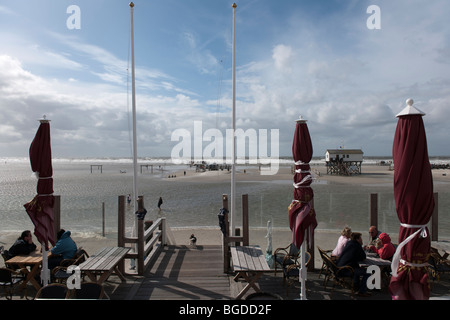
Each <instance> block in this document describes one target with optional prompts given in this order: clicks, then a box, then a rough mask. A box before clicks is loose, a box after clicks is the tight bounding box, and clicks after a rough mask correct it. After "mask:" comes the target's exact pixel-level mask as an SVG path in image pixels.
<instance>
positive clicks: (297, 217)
mask: <svg viewBox="0 0 450 320" xmlns="http://www.w3.org/2000/svg"><path fill="white" fill-rule="evenodd" d="M296 122H297V124H296V127H295V132H294V140H293V142H292V155H293V158H294V162H295V174H294V200H293V201H292V203H291V205H290V206H289V227H290V228H291V230H292V243H293V244H294V245H295V246H297V248H300V255H301V269H300V273H299V278H300V279H299V280H300V282H301V293H300V299H302V300H304V299H306V294H305V293H306V290H305V280H306V266H305V253H306V242H305V239H306V236H308V237H309V238H311V237H312V233H313V232H314V229H315V228H316V226H317V221H316V213H315V211H314V209H313V208H312V206H311V201H312V199H313V197H314V192H313V190H312V188H311V187H310V185H311V182H312V175H311V171H310V166H309V162H310V161H311V158H312V154H313V148H312V143H311V137H310V135H309V130H308V126H307V124H306V120H304V119H303V118H302V117H301V116H300V118H299V119H298V120H297V121H296Z"/></svg>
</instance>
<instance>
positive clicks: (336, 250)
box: [331, 227, 352, 258]
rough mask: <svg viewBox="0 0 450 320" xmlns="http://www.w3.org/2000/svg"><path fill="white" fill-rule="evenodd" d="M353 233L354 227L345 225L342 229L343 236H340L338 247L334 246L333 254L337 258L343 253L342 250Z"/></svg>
mask: <svg viewBox="0 0 450 320" xmlns="http://www.w3.org/2000/svg"><path fill="white" fill-rule="evenodd" d="M351 234H352V229H351V228H350V227H345V228H344V229H343V230H342V231H341V236H340V237H339V239H338V242H337V245H336V248H334V250H333V252H332V253H331V256H333V257H336V258H337V257H339V256H340V255H341V252H342V250H344V248H345V245H346V244H347V242H348V241H349V240H350V236H351Z"/></svg>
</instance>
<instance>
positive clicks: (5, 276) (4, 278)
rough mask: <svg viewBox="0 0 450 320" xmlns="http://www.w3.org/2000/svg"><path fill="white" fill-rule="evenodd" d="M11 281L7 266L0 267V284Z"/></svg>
mask: <svg viewBox="0 0 450 320" xmlns="http://www.w3.org/2000/svg"><path fill="white" fill-rule="evenodd" d="M11 283H12V273H11V270H10V269H8V268H0V284H1V285H8V284H11Z"/></svg>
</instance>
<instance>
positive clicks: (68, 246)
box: [48, 229, 77, 270]
mask: <svg viewBox="0 0 450 320" xmlns="http://www.w3.org/2000/svg"><path fill="white" fill-rule="evenodd" d="M70 236H71V232H70V231H66V230H64V229H61V230H59V232H58V234H57V236H56V238H57V241H56V244H55V246H54V247H53V248H52V249H51V250H50V252H51V253H52V255H51V256H50V258H49V259H48V267H49V269H50V270H51V269H53V268H54V267H56V266H58V265H59V264H60V263H61V261H62V260H64V259H72V258H73V257H74V256H75V253H76V252H77V245H76V243H75V241H73V240H72V238H71V237H70Z"/></svg>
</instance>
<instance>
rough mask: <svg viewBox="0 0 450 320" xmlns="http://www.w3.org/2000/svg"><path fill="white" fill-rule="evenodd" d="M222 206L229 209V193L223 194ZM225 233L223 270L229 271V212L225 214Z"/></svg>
mask: <svg viewBox="0 0 450 320" xmlns="http://www.w3.org/2000/svg"><path fill="white" fill-rule="evenodd" d="M222 208H224V209H226V210H227V211H228V195H226V194H224V195H222ZM224 222H225V235H222V250H223V272H225V273H227V272H228V271H229V269H230V250H229V248H228V236H229V234H230V227H229V225H228V214H225V217H224Z"/></svg>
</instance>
